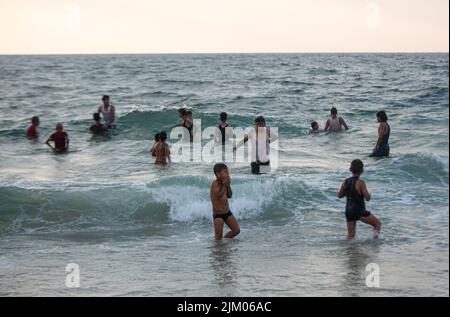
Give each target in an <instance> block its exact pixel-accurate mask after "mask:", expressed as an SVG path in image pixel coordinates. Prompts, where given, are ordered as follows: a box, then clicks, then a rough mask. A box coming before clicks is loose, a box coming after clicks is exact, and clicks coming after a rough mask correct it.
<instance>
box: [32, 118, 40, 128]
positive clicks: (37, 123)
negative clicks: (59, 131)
mask: <svg viewBox="0 0 450 317" xmlns="http://www.w3.org/2000/svg"><path fill="white" fill-rule="evenodd" d="M31 123H32V124H33V125H35V126H38V125H39V123H40V121H39V117H38V116H34V117H33V118H31Z"/></svg>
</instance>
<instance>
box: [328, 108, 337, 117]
mask: <svg viewBox="0 0 450 317" xmlns="http://www.w3.org/2000/svg"><path fill="white" fill-rule="evenodd" d="M330 113H331V115H332V116H337V113H338V111H337V109H336V108H335V107H333V108H331V110H330Z"/></svg>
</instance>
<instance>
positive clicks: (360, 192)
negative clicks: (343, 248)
mask: <svg viewBox="0 0 450 317" xmlns="http://www.w3.org/2000/svg"><path fill="white" fill-rule="evenodd" d="M350 172H352V174H353V176H352V177H350V178H347V179H346V180H345V181H344V183H343V184H342V185H341V188H340V189H339V193H338V197H339V198H344V197H347V204H346V206H345V217H346V218H347V230H348V235H347V239H348V240H353V238H354V237H355V234H356V222H357V221H359V220H361V221H362V222H364V223H367V224H368V225H371V226H372V227H373V230H374V238H378V236H379V234H380V230H381V222H380V220H378V218H377V217H375V216H374V215H372V214H371V213H370V212H369V211H367V210H366V205H365V202H364V200H366V201H370V199H371V196H370V194H369V191H368V190H367V187H366V183H365V182H364V181H363V180H361V179H359V178H360V176H361V174H362V173H363V172H364V164H363V162H362V161H361V160H354V161H353V162H352V163H351V165H350Z"/></svg>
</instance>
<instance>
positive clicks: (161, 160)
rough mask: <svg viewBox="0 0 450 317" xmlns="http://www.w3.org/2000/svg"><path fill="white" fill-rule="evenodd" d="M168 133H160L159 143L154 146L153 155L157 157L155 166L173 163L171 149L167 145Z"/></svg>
mask: <svg viewBox="0 0 450 317" xmlns="http://www.w3.org/2000/svg"><path fill="white" fill-rule="evenodd" d="M166 140H167V133H166V132H165V131H162V132H160V133H159V141H158V142H157V143H156V144H155V145H154V147H153V150H152V155H153V156H154V157H156V160H155V164H156V165H160V166H166V165H167V164H170V163H171V160H170V149H169V145H168V144H167V143H166Z"/></svg>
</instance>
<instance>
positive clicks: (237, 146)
mask: <svg viewBox="0 0 450 317" xmlns="http://www.w3.org/2000/svg"><path fill="white" fill-rule="evenodd" d="M247 141H248V134H246V135H245V136H244V139H243V140H241V142H239V143H238V144H236V146H235V147H233V150H234V151H236V150H237V149H239V148H240V147H241V146H243V145H244V144H245V143H246V142H247Z"/></svg>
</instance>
